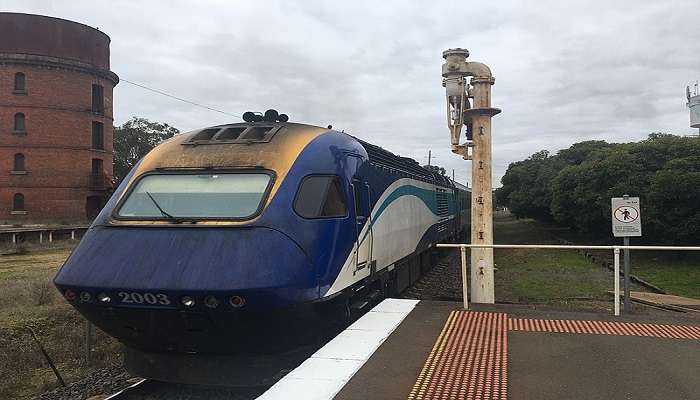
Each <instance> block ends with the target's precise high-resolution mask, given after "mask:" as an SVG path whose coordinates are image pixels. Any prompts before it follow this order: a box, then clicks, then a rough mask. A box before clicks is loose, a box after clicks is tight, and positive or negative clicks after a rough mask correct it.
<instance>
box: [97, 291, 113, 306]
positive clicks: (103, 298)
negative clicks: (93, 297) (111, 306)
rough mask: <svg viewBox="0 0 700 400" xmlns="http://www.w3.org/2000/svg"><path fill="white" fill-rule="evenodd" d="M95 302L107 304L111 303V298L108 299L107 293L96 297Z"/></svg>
mask: <svg viewBox="0 0 700 400" xmlns="http://www.w3.org/2000/svg"><path fill="white" fill-rule="evenodd" d="M97 301H99V302H100V303H105V304H107V303H109V302H110V301H112V298H111V297H109V295H108V294H107V293H100V294H98V295H97Z"/></svg>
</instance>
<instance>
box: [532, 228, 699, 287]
mask: <svg viewBox="0 0 700 400" xmlns="http://www.w3.org/2000/svg"><path fill="white" fill-rule="evenodd" d="M523 221H525V222H526V223H527V224H532V225H536V226H539V227H540V228H539V229H540V230H544V231H545V232H548V233H549V234H550V235H552V236H556V237H559V238H562V239H566V240H568V241H570V242H572V243H577V244H607V245H609V244H614V243H618V244H620V245H621V244H622V239H621V238H617V239H615V240H616V241H611V240H607V241H606V240H597V241H596V240H594V239H591V238H588V237H586V236H585V235H581V234H578V233H576V232H573V231H571V230H569V229H567V228H562V227H556V226H552V225H547V224H540V223H537V222H535V221H532V220H523ZM631 244H632V245H634V244H639V243H638V242H637V243H635V239H634V238H632V239H631ZM591 253H593V254H595V255H596V257H597V258H599V259H601V260H607V261H608V262H609V263H612V262H613V255H612V252H611V251H608V250H600V251H591ZM620 262H622V259H621V260H620ZM630 268H631V274H632V275H636V276H638V277H640V278H642V279H644V280H645V281H647V282H649V283H651V284H653V285H655V286H658V287H660V288H661V289H663V290H664V291H665V292H666V293H668V294H674V295H677V296H683V297H691V298H695V299H700V252H694V251H693V252H691V251H683V252H675V251H646V250H644V251H643V250H635V251H632V252H631V253H630Z"/></svg>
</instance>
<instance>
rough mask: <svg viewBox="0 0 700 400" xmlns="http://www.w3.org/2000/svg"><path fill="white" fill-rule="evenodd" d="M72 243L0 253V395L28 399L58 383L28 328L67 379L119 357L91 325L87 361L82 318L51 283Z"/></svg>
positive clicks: (115, 345) (77, 376) (102, 335)
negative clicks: (93, 332)
mask: <svg viewBox="0 0 700 400" xmlns="http://www.w3.org/2000/svg"><path fill="white" fill-rule="evenodd" d="M74 245H75V242H56V243H55V244H54V245H52V246H28V247H27V248H25V250H24V251H23V252H20V253H17V254H8V255H0V376H2V377H3V379H2V383H0V399H28V398H32V397H34V396H35V395H36V394H38V393H41V392H44V391H46V390H50V389H52V388H55V387H57V382H56V378H55V376H54V375H53V373H52V372H51V369H50V368H49V366H48V364H47V363H46V361H45V360H44V358H43V357H42V355H41V353H40V352H39V349H38V347H37V345H36V344H35V343H34V341H33V340H32V338H31V335H30V333H29V330H28V327H31V328H32V329H33V330H34V331H35V332H36V334H37V337H38V338H39V340H40V341H41V342H42V344H43V345H44V347H45V348H46V350H47V352H48V353H49V355H50V356H51V357H52V359H53V361H54V362H55V363H56V366H57V368H58V370H59V371H60V372H61V374H62V375H63V378H64V379H65V380H66V381H67V382H68V383H70V382H72V381H75V380H78V379H81V378H84V377H85V376H87V375H88V374H89V373H90V372H91V371H93V370H94V369H96V368H101V367H104V366H108V365H112V364H114V363H116V362H117V361H118V351H117V350H118V345H117V343H116V341H114V340H113V339H111V338H109V337H107V336H106V335H104V334H103V333H102V332H100V331H99V330H97V329H96V335H95V342H94V343H95V346H94V347H93V352H92V356H91V357H92V362H91V364H90V365H87V364H86V362H85V360H84V354H85V342H84V332H85V322H84V319H83V318H82V317H81V316H80V315H79V314H78V313H77V312H76V311H75V310H74V309H73V308H72V307H71V306H70V305H68V304H67V303H66V302H65V301H64V300H63V298H62V297H61V296H60V294H59V293H58V291H57V290H56V288H55V287H54V286H53V283H52V282H51V280H52V278H53V276H54V275H55V273H56V270H57V269H58V267H59V266H60V265H61V264H62V263H63V261H64V260H65V259H66V257H67V256H68V254H70V251H71V250H72V248H73V246H74ZM5 253H7V252H5Z"/></svg>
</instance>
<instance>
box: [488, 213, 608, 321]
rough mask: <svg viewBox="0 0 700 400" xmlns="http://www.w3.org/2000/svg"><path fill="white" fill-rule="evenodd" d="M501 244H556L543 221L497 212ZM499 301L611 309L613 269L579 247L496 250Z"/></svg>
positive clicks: (496, 235) (497, 240)
mask: <svg viewBox="0 0 700 400" xmlns="http://www.w3.org/2000/svg"><path fill="white" fill-rule="evenodd" d="M494 238H495V243H497V244H555V243H558V242H557V237H556V236H555V235H554V234H553V233H552V232H551V231H550V230H548V229H547V228H546V227H545V226H543V225H542V224H539V223H537V222H536V221H533V220H528V219H516V218H515V217H512V216H510V215H507V214H498V215H496V217H495V220H494ZM494 256H495V263H496V267H497V269H498V270H497V272H496V277H495V280H496V301H497V302H505V303H527V304H533V303H539V304H548V305H556V306H564V307H566V308H585V309H596V310H601V309H604V310H607V309H608V308H610V307H612V301H611V298H610V297H609V295H608V294H607V291H608V290H610V289H612V287H613V278H612V274H611V273H610V272H609V271H608V270H607V269H605V268H603V267H602V266H600V265H599V264H595V263H593V262H591V261H589V259H588V258H586V257H585V256H584V255H582V254H579V253H578V252H577V251H575V250H543V249H496V250H495V253H494Z"/></svg>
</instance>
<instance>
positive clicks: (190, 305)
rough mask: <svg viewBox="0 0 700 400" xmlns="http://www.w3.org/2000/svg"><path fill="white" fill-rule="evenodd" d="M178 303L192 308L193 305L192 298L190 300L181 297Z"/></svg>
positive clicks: (188, 297)
mask: <svg viewBox="0 0 700 400" xmlns="http://www.w3.org/2000/svg"><path fill="white" fill-rule="evenodd" d="M180 302H181V303H182V305H183V306H185V307H194V304H195V302H194V298H192V297H190V296H182V298H181V299H180Z"/></svg>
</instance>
